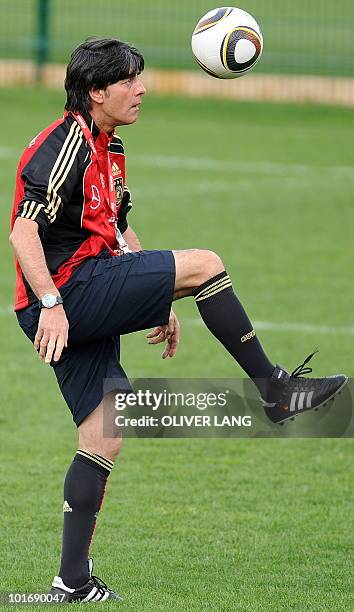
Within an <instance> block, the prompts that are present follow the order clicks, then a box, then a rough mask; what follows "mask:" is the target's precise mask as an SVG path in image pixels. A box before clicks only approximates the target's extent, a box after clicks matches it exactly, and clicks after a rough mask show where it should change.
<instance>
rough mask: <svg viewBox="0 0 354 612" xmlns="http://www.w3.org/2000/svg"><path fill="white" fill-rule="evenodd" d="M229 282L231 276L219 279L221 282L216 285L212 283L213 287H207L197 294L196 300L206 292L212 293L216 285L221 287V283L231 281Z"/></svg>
mask: <svg viewBox="0 0 354 612" xmlns="http://www.w3.org/2000/svg"><path fill="white" fill-rule="evenodd" d="M229 280H230V277H229V275H227V276H223V278H219V280H217V281H215V282H214V283H211V285H208V286H207V287H204V289H202V290H201V291H200V292H199V293H197V295H196V296H195V299H197V298H199V297H200V296H201V295H203V294H204V293H205V292H208V291H210V289H213V287H215V286H216V285H219V284H220V283H224V282H225V281H229Z"/></svg>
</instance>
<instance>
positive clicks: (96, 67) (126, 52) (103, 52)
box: [65, 38, 144, 114]
mask: <svg viewBox="0 0 354 612" xmlns="http://www.w3.org/2000/svg"><path fill="white" fill-rule="evenodd" d="M143 70H144V58H143V56H142V55H141V53H140V52H139V51H138V50H137V49H135V47H131V46H130V45H128V44H127V43H125V42H122V41H120V40H117V39H116V38H88V39H87V40H85V42H83V43H81V45H79V46H78V47H76V49H75V50H74V52H73V53H72V55H71V58H70V62H69V64H68V67H67V70H66V79H65V89H66V93H67V100H66V105H65V108H66V110H68V111H75V112H80V113H85V114H87V113H88V111H89V110H90V108H91V97H90V94H89V92H90V89H105V88H106V87H108V85H112V84H113V83H116V82H117V81H122V80H124V79H128V78H129V77H131V76H134V75H136V74H140V73H141V72H142V71H143Z"/></svg>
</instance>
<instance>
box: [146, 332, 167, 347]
mask: <svg viewBox="0 0 354 612" xmlns="http://www.w3.org/2000/svg"><path fill="white" fill-rule="evenodd" d="M165 339H166V336H165V332H164V331H161V332H160V333H159V335H158V336H156V337H155V338H152V339H150V340H149V344H160V342H164V341H165Z"/></svg>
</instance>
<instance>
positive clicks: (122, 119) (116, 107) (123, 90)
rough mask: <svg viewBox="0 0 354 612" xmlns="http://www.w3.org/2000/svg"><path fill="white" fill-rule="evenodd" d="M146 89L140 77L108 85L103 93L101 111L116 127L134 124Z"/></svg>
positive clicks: (136, 76) (133, 76) (132, 77)
mask: <svg viewBox="0 0 354 612" xmlns="http://www.w3.org/2000/svg"><path fill="white" fill-rule="evenodd" d="M145 92H146V89H145V87H144V85H143V83H142V81H141V79H140V76H138V75H132V76H131V77H129V78H128V79H124V80H123V81H118V82H117V83H113V85H108V87H107V88H106V89H105V90H104V91H103V92H102V93H103V101H102V107H101V110H102V111H103V112H104V113H105V115H106V116H107V117H109V118H110V119H111V120H112V123H113V124H114V125H129V124H130V123H134V122H135V121H136V120H137V118H138V114H139V107H140V104H141V99H142V96H143V95H144V94H145Z"/></svg>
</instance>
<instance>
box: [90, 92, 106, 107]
mask: <svg viewBox="0 0 354 612" xmlns="http://www.w3.org/2000/svg"><path fill="white" fill-rule="evenodd" d="M89 94H90V98H91V100H92V101H93V102H96V104H102V103H103V94H104V91H103V89H90V91H89Z"/></svg>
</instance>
